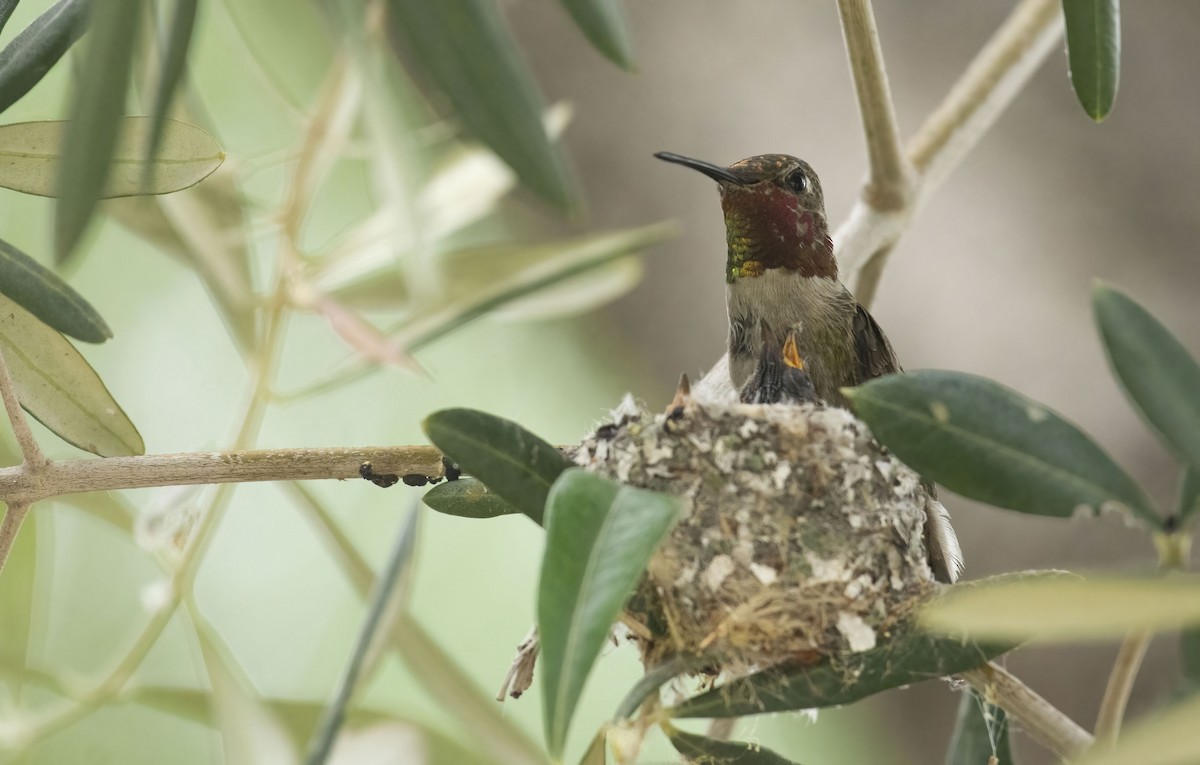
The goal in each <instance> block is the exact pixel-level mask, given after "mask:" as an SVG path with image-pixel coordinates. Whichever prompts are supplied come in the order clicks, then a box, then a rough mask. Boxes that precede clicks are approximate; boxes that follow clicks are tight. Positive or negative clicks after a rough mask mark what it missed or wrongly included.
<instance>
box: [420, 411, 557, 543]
mask: <svg viewBox="0 0 1200 765" xmlns="http://www.w3.org/2000/svg"><path fill="white" fill-rule="evenodd" d="M423 427H424V429H425V435H426V436H428V437H429V440H430V441H432V442H433V445H434V446H436V447H437V448H439V449H441V450H442V451H443V452H445V454H446V456H447V457H449V458H450V459H451V460H453V461H454V462H455V463H457V464H458V466H459V467H460V468H462V469H463V472H465V473H469V474H471V475H472V476H474V477H475V478H478V479H479V480H480V481H482V482H483V483H485V484H486V485H487V487H488V488H489V489H490V490H491V491H493V492H495V493H496V494H498V495H499V496H500V498H501V499H503V500H505V501H506V502H508V503H509V504H511V505H513V506H515V507H516V508H517V509H519V510H520V511H521V512H522V513H524V514H525V515H528V516H529V517H530V518H532V519H533V521H534V522H535V523H537V524H539V525H541V523H542V514H543V513H544V512H545V508H546V498H547V496H549V494H550V487H551V486H552V485H553V484H554V482H555V480H557V479H558V476H559V475H560V474H561V473H562V472H563V471H564V470H566V469H567V468H568V467H570V466H571V463H570V462H568V461H567V459H566V457H564V456H562V454H561V453H559V451H558V449H555V448H554V447H553V446H551V445H550V444H548V443H546V442H545V441H543V440H542V439H540V438H538V437H537V436H535V435H534V434H532V433H530V432H529V431H528V430H525V428H522V427H521V426H520V425H518V424H517V423H515V422H513V421H511V420H506V419H504V418H502V417H496V416H495V415H492V414H487V413H486V412H480V411H478V410H475V409H443V410H442V411H440V412H434V413H433V414H431V415H429V417H428V418H426V420H425V422H424V423H423Z"/></svg>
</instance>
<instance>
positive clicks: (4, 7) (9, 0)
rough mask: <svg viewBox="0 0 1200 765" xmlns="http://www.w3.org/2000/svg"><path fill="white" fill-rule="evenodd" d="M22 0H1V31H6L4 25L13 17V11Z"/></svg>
mask: <svg viewBox="0 0 1200 765" xmlns="http://www.w3.org/2000/svg"><path fill="white" fill-rule="evenodd" d="M20 1H21V0H0V32H3V31H4V27H5V26H6V25H7V24H8V20H9V19H10V18H12V15H13V11H15V10H16V9H17V3H19V2H20Z"/></svg>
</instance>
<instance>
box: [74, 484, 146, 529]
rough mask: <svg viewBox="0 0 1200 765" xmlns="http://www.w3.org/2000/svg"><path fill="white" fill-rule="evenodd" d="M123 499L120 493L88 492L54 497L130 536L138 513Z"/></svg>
mask: <svg viewBox="0 0 1200 765" xmlns="http://www.w3.org/2000/svg"><path fill="white" fill-rule="evenodd" d="M124 497H125V495H124V494H122V493H120V492H108V491H89V492H85V493H83V494H64V495H63V496H61V497H56V498H55V501H56V502H62V503H63V504H64V505H70V506H71V507H74V508H75V509H76V510H79V511H80V512H83V513H87V514H88V515H90V516H92V517H93V518H95V519H97V520H100V521H104V522H105V523H107V524H108V525H110V526H112V527H114V528H116V529H118V530H119V531H123V532H125V533H126V534H129V535H131V536H132V535H133V525H134V519H135V518H137V515H138V511H137V510H136V509H135V508H134V507H133V506H132V505H130V504H129V502H128V500H126V499H125V498H124Z"/></svg>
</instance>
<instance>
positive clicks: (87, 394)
mask: <svg viewBox="0 0 1200 765" xmlns="http://www.w3.org/2000/svg"><path fill="white" fill-rule="evenodd" d="M0 345H2V346H3V349H4V360H5V361H6V362H7V363H8V368H9V371H10V372H11V373H12V377H13V384H14V386H15V387H16V389H17V398H19V399H20V400H21V406H22V407H24V408H25V411H27V412H29V413H30V414H32V415H33V416H34V417H36V418H37V420H38V422H40V423H42V424H43V425H45V426H46V427H47V428H49V429H50V430H52V431H54V433H55V434H56V435H58V437H59V438H61V439H63V440H64V441H66V442H67V443H69V444H73V445H75V446H77V447H79V448H80V449H83V450H84V451H89V452H92V453H93V454H98V455H100V456H101V457H121V456H128V455H133V454H142V453H144V452H145V445H144V444H143V443H142V437H141V436H140V435H139V434H138V432H137V428H135V427H134V426H133V423H132V422H130V421H129V418H128V417H126V416H125V412H123V411H122V410H121V407H120V406H119V405H118V404H117V402H116V401H115V400H113V397H112V394H110V393H109V392H108V388H106V387H104V382H103V381H102V380H101V379H100V377H99V375H97V374H96V372H95V370H93V369H92V367H91V366H90V365H89V364H88V363H87V360H86V359H84V358H83V356H81V355H79V351H77V350H75V346H73V345H71V343H70V342H69V341H68V340H67V339H66V338H64V337H63V336H62V335H60V334H58V333H57V332H55V331H54V330H52V329H50V328H49V327H47V326H46V325H45V324H42V323H41V322H40V321H38V320H37V319H36V318H35V317H34V316H33V315H32V314H31V313H29V312H28V311H26V310H25V309H24V308H21V307H20V306H19V305H17V304H16V303H14V302H12V301H11V300H9V299H8V298H6V297H4V296H2V295H0Z"/></svg>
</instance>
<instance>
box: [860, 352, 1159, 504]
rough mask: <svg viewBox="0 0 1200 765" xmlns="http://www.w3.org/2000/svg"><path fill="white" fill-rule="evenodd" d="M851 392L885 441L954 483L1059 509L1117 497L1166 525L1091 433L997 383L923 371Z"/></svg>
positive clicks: (998, 500)
mask: <svg viewBox="0 0 1200 765" xmlns="http://www.w3.org/2000/svg"><path fill="white" fill-rule="evenodd" d="M845 393H846V395H847V397H848V398H849V399H850V402H851V405H852V406H853V408H854V412H855V414H857V415H858V416H859V417H861V418H862V419H863V420H864V421H866V423H867V424H868V425H870V426H871V432H872V433H874V434H875V437H876V438H878V439H879V441H880V443H882V444H883V445H884V446H886V447H888V448H889V449H891V450H892V451H894V452H895V453H896V456H897V457H899V458H900V459H901V460H903V461H904V462H906V463H907V464H908V465H909V466H911V467H912V468H913V469H914V470H916V471H917V472H919V473H921V475H923V476H924V477H926V478H928V479H929V480H931V481H936V482H937V483H940V484H942V485H943V486H945V487H946V488H947V489H950V490H951V491H954V492H957V493H959V494H962V495H963V496H966V497H970V498H971V499H976V500H979V501H981V502H987V503H988V504H992V505H997V506H999V507H1005V508H1009V509H1012V510H1020V511H1021V512H1026V513H1036V514H1038V515H1053V516H1059V517H1066V516H1070V515H1074V514H1076V513H1078V512H1092V513H1095V512H1097V511H1098V510H1100V509H1103V508H1105V507H1107V506H1110V505H1111V504H1113V503H1116V504H1119V505H1122V506H1124V507H1126V508H1128V509H1129V510H1130V511H1132V512H1133V514H1134V516H1135V517H1137V518H1139V519H1141V520H1142V521H1144V522H1146V523H1147V524H1148V525H1150V526H1151V527H1153V528H1160V527H1161V526H1162V521H1161V520H1160V519H1159V518H1158V516H1156V515H1155V514H1154V512H1153V511H1152V510H1151V509H1150V508H1151V504H1150V500H1149V499H1147V497H1146V495H1145V493H1144V492H1143V491H1142V489H1141V487H1140V486H1138V485H1137V483H1136V482H1135V481H1134V480H1133V479H1132V478H1130V477H1129V475H1128V474H1127V473H1126V472H1125V471H1124V470H1122V469H1121V468H1120V467H1119V466H1118V465H1117V464H1116V463H1115V462H1113V460H1112V458H1111V457H1109V456H1108V455H1107V454H1105V453H1104V451H1103V450H1102V449H1101V448H1100V447H1099V446H1097V445H1096V443H1095V442H1094V441H1092V440H1091V438H1089V437H1088V436H1087V435H1086V434H1084V433H1083V432H1082V431H1080V430H1079V429H1078V428H1076V427H1075V426H1074V425H1073V424H1071V423H1070V422H1068V421H1067V420H1065V419H1063V418H1062V417H1060V416H1059V415H1058V414H1056V413H1054V412H1052V411H1051V410H1049V409H1047V408H1046V407H1044V406H1042V405H1041V404H1039V403H1037V402H1035V401H1033V400H1031V399H1028V398H1026V397H1024V396H1022V395H1021V394H1019V393H1017V392H1016V391H1013V390H1011V389H1009V388H1006V387H1004V386H1002V385H1000V384H999V383H996V382H993V381H991V380H987V379H985V378H982V377H976V376H974V375H968V374H963V373H959V372H943V371H939V370H921V371H917V372H909V373H907V374H902V375H889V376H887V377H880V378H877V379H875V380H872V381H871V382H869V383H867V384H866V385H862V386H860V387H857V388H851V389H847V390H846V391H845Z"/></svg>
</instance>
